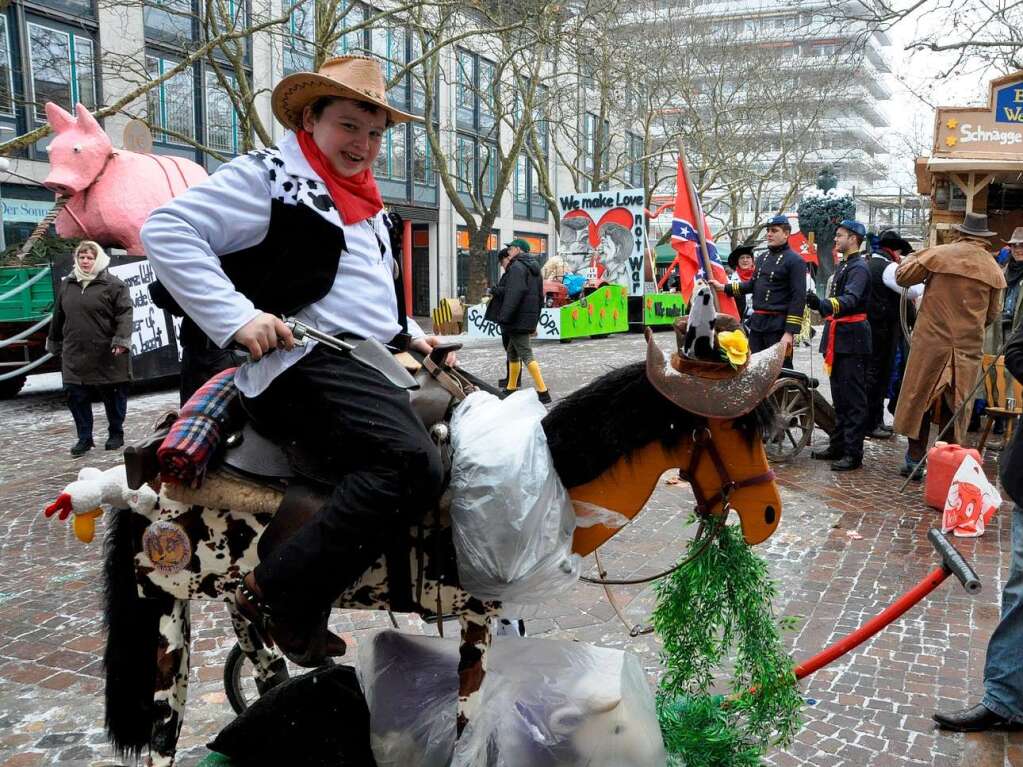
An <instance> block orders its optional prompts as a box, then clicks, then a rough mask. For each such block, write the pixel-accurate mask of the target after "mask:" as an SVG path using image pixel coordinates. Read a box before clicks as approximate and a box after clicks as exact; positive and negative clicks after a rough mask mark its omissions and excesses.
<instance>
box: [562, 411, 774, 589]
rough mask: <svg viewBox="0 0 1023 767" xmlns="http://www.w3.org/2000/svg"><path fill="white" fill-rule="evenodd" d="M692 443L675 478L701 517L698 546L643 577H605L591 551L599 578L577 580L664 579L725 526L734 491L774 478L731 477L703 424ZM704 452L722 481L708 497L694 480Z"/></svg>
mask: <svg viewBox="0 0 1023 767" xmlns="http://www.w3.org/2000/svg"><path fill="white" fill-rule="evenodd" d="M692 442H693V449H692V452H691V453H690V456H689V465H688V466H687V467H686V468H684V469H683V468H679V470H678V477H679V479H682V480H685V481H686V482H688V483H689V486H690V488H692V491H693V496H694V497H695V498H696V505H695V507H694V511H695V512H696V516H697V517H698V518H699V520H700V527H699V528H698V529H697V531H696V536H695V540H699V539H701V538H703V540H702V542H701V545H700V547H699V548H698V549H697V550H696V551H694V552H693V553H692V554H690V555H689V556H688V557H686V558H685V559H683V560H682V561H680V562H679V563H677V564H676V565H674V566H673V567H671V568H669V569H668V570H664V571H663V572H659V573H655V574H654V575H649V576H646V577H643V578H607V573H606V572H605V571H604V569H603V568H602V567H601V566H600V560H599V557H598V555H597V552H596V551H594V552H593V554H594V558H596V559H597V568H598V570H599V571H600V577H599V578H589V577H587V576H582V577H580V580H583V581H586V582H587V583H595V584H597V585H600V586H635V585H639V584H643V583H650V582H651V581H656V580H659V579H661V578H664V577H665V576H668V575H671V574H672V573H674V572H676V571H678V570H680V569H682V568H683V567H685V566H687V565H688V564H690V563H691V562H692V561H693V560H695V559H696V558H697V557H699V556H700V555H701V554H702V553H703V552H704V551H705V550H706V548H707V546H708V545H709V544H710V542H711V541H712V540H713V539H714V538H715V537H716V536H717V534H718V533H720V532H721V529H722V528H723V527H724V523H725V519H726V518H727V517H728V510H729V509H730V508H731V506H730V504H729V500H730V499H731V497H732V493H734V492H735V491H736V490H741V489H742V488H744V487H752V486H754V485H762V484H764V483H766V482H773V481H774V478H775V474H774V470H773V469H768V470H767V471H765V472H763V473H762V474H756V475H754V476H752V477H747V478H746V479H740V480H738V481H736V480H733V479H732V475H731V474H729V473H728V466H726V465H725V462H724V460H722V458H721V453H719V452H718V449H717V446H716V445H715V444H714V439H713V435H712V434H711V432H710V427H708V426H704V427H703V429H702V430H701V429H693V434H692ZM704 453H706V454H707V455H708V456H710V460H711V462H712V463H713V464H714V468H715V470H716V471H717V473H718V477H719V479H720V480H721V485H720V489H719V490H718V491H717V492H716V493H714V495H712V496H710V497H708V496H707V494H706V493H705V492H704V491H703V487H702V486H701V485H700V483H699V482H698V481H697V480H696V471H697V469H698V468H699V466H700V459H701V458H702V457H703V454H704ZM719 503H720V504H721V513H720V514H717V515H714V514H712V513H711V512H712V510H713V508H714V507H715V506H717V505H718V504H719ZM708 524H710V525H713V527H712V528H711V531H710V534H708V535H704V531H705V530H706V528H707V526H708ZM608 597H609V598H610V594H608ZM612 606H613V602H612Z"/></svg>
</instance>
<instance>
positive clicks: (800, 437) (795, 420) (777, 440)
mask: <svg viewBox="0 0 1023 767" xmlns="http://www.w3.org/2000/svg"><path fill="white" fill-rule="evenodd" d="M767 400H768V402H769V403H770V405H771V407H772V408H773V410H774V418H773V420H772V421H771V424H770V425H769V426H768V427H767V428H766V429H765V430H764V431H765V433H764V448H765V449H766V450H767V457H768V458H769V459H770V460H772V461H775V462H785V461H790V460H792V459H793V458H795V457H796V456H797V455H798V454H799V451H800V450H802V449H803V448H804V447H806V446H807V445H808V444H810V438H811V437H812V436H813V428H814V424H813V420H814V413H813V410H814V408H813V398H812V397H811V396H810V391H809V390H808V389H807V388H806V386H805V385H804V384H803V383H802V382H801V381H798V380H796V379H794V378H779V379H778V380H777V381H775V382H774V385H773V386H772V387H771V390H770V391H769V392H768V394H767Z"/></svg>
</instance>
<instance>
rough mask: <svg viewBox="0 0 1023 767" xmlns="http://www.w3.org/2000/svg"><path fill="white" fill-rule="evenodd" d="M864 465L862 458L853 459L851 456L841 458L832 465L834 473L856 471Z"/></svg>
mask: <svg viewBox="0 0 1023 767" xmlns="http://www.w3.org/2000/svg"><path fill="white" fill-rule="evenodd" d="M862 465H863V459H862V458H853V457H852V456H851V455H847V456H846V457H845V458H840V459H839V460H837V461H835V462H834V463H832V464H831V470H832V471H853V470H854V469H858V468H860V466H862Z"/></svg>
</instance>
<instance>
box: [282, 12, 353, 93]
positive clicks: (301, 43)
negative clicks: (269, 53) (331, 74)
mask: <svg viewBox="0 0 1023 767" xmlns="http://www.w3.org/2000/svg"><path fill="white" fill-rule="evenodd" d="M292 5H297V2H293V3H292ZM346 18H347V17H346ZM315 38H316V5H315V3H314V2H305V3H302V4H301V5H298V7H297V8H295V9H294V10H292V12H291V16H290V17H289V18H288V36H287V38H286V39H285V42H284V74H285V75H290V74H291V73H292V72H307V71H309V70H311V69H312V68H313V42H314V40H315Z"/></svg>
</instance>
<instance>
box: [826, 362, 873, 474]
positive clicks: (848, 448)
mask: <svg viewBox="0 0 1023 767" xmlns="http://www.w3.org/2000/svg"><path fill="white" fill-rule="evenodd" d="M866 370H867V356H866V355H863V354H837V353H836V354H835V364H834V365H833V366H832V368H831V399H832V401H833V402H834V405H835V431H834V432H832V433H831V451H832V452H833V453H838V454H841V455H844V456H848V457H850V458H855V459H857V460H862V458H863V435H864V434H865V433H866V428H865V427H866V420H867V419H866V415H867V387H866Z"/></svg>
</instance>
